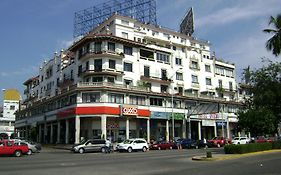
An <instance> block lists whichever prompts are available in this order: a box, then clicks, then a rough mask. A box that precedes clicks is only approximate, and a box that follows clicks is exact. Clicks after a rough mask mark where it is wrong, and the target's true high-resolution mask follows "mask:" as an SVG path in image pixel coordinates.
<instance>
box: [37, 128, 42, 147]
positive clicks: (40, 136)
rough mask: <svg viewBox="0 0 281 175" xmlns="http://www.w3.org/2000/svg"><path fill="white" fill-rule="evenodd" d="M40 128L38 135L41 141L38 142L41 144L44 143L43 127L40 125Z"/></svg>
mask: <svg viewBox="0 0 281 175" xmlns="http://www.w3.org/2000/svg"><path fill="white" fill-rule="evenodd" d="M38 126H39V134H38V135H39V140H38V141H39V143H41V142H42V125H41V124H39V125H38Z"/></svg>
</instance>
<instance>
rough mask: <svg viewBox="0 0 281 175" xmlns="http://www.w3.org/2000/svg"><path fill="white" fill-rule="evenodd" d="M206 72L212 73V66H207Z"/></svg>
mask: <svg viewBox="0 0 281 175" xmlns="http://www.w3.org/2000/svg"><path fill="white" fill-rule="evenodd" d="M205 71H206V72H211V66H210V65H207V64H205Z"/></svg>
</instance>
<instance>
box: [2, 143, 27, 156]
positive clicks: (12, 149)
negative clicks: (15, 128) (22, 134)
mask: <svg viewBox="0 0 281 175" xmlns="http://www.w3.org/2000/svg"><path fill="white" fill-rule="evenodd" d="M27 152H28V145H26V144H24V145H15V144H14V141H10V140H1V141H0V155H14V156H16V157H20V156H22V154H27Z"/></svg>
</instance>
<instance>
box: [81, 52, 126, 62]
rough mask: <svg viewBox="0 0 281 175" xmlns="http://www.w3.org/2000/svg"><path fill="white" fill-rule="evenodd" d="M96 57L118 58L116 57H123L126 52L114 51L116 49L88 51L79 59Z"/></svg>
mask: <svg viewBox="0 0 281 175" xmlns="http://www.w3.org/2000/svg"><path fill="white" fill-rule="evenodd" d="M95 57H109V58H116V59H123V58H124V57H125V56H124V53H123V52H120V53H118V52H114V51H110V50H103V51H99V52H94V51H91V50H90V51H88V52H86V53H84V54H82V55H81V56H80V57H79V60H84V59H88V58H95Z"/></svg>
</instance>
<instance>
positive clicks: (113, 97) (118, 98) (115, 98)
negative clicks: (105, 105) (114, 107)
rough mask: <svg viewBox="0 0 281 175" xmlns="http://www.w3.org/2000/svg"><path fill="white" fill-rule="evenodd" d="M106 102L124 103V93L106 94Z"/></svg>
mask: <svg viewBox="0 0 281 175" xmlns="http://www.w3.org/2000/svg"><path fill="white" fill-rule="evenodd" d="M108 102H110V103H119V104H123V103H124V95H122V94H108Z"/></svg>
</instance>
